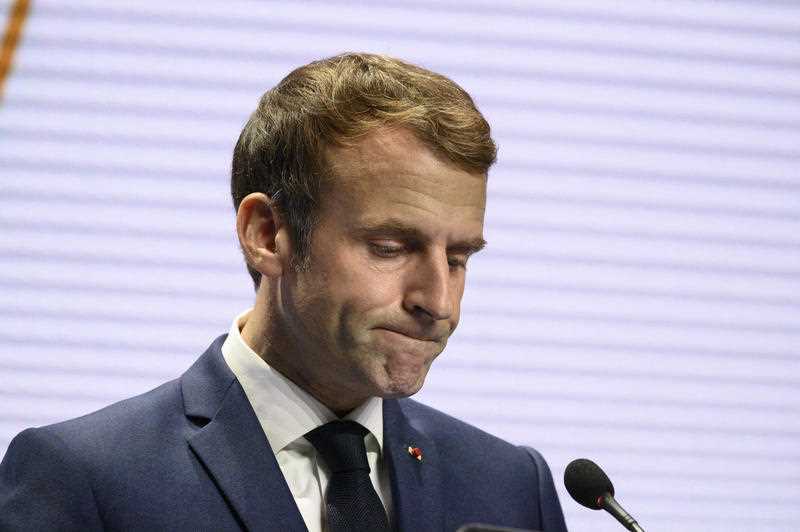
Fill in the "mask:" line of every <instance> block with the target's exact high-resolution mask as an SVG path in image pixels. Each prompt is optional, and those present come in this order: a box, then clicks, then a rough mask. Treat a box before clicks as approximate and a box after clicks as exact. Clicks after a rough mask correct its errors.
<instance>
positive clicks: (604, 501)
mask: <svg viewBox="0 0 800 532" xmlns="http://www.w3.org/2000/svg"><path fill="white" fill-rule="evenodd" d="M564 485H565V486H566V487H567V491H568V492H569V494H570V495H571V496H572V498H573V499H575V501H577V502H578V504H582V505H583V506H586V507H587V508H591V509H592V510H605V511H607V512H608V513H610V514H611V515H613V516H614V518H615V519H616V520H617V521H619V522H620V523H622V526H624V527H625V528H627V529H628V530H630V531H631V532H644V529H643V528H642V527H640V526H639V523H637V522H636V520H635V519H634V518H633V517H631V515H630V514H629V513H628V512H626V511H625V510H624V509H623V508H622V506H620V505H619V503H618V502H617V501H616V499H614V485H613V484H611V480H609V478H608V476H607V475H606V474H605V473H604V472H603V470H602V469H600V466H599V465H597V464H595V463H594V462H592V461H591V460H588V459H586V458H578V459H577V460H573V461H572V462H570V463H569V465H568V466H567V469H566V470H565V471H564Z"/></svg>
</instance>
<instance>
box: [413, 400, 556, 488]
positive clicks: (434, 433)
mask: <svg viewBox="0 0 800 532" xmlns="http://www.w3.org/2000/svg"><path fill="white" fill-rule="evenodd" d="M398 402H399V405H400V409H401V410H402V411H403V413H404V414H405V416H406V418H407V419H408V421H409V423H410V424H411V426H412V427H414V429H416V430H417V431H419V432H420V433H422V434H424V435H425V436H426V437H427V438H430V439H431V440H432V441H433V443H434V445H435V446H436V450H437V452H438V453H439V455H440V456H444V457H447V460H446V463H451V464H457V467H458V468H459V469H461V470H465V469H468V470H469V471H471V472H473V473H474V475H475V476H477V475H485V478H487V479H488V478H494V479H498V480H500V479H502V482H505V483H507V482H512V483H516V482H520V483H521V484H527V485H529V484H530V482H531V479H532V478H539V477H541V476H543V475H544V476H547V477H549V476H550V473H549V469H547V463H546V462H545V461H544V459H543V458H542V456H541V454H540V453H539V452H538V451H536V450H534V449H531V448H529V447H523V446H518V445H515V444H513V443H510V442H508V441H506V440H503V439H502V438H498V437H497V436H494V435H492V434H490V433H488V432H486V431H484V430H482V429H480V428H478V427H475V426H474V425H470V424H469V423H466V422H464V421H462V420H460V419H457V418H455V417H453V416H451V415H449V414H446V413H444V412H441V411H439V410H436V409H435V408H431V407H429V406H426V405H424V404H422V403H419V402H417V401H414V400H412V399H401V400H399V401H398ZM466 465H468V466H469V467H468V468H464V466H466Z"/></svg>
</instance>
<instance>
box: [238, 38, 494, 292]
mask: <svg viewBox="0 0 800 532" xmlns="http://www.w3.org/2000/svg"><path fill="white" fill-rule="evenodd" d="M382 126H383V127H385V126H389V127H403V128H405V129H408V130H409V131H411V132H412V133H414V135H415V136H416V137H417V138H419V139H420V140H421V141H422V142H423V143H424V144H425V145H426V146H427V147H428V148H429V149H430V150H431V151H433V152H434V153H436V154H437V155H439V156H440V157H442V158H444V159H446V160H448V161H450V162H451V163H452V164H454V165H456V166H458V167H459V168H462V169H464V170H466V171H468V172H471V173H480V174H484V175H485V174H486V173H487V172H488V170H489V167H490V166H491V165H492V164H493V163H494V161H495V158H496V156H497V149H496V147H495V144H494V142H493V141H492V138H491V136H490V130H489V124H488V123H487V122H486V120H485V119H484V118H483V116H482V115H481V114H480V112H478V110H477V109H476V108H475V105H474V103H473V101H472V98H470V96H469V95H468V94H467V93H466V92H465V91H464V90H463V89H462V88H461V87H459V86H458V85H456V84H455V83H453V82H452V81H451V80H450V79H448V78H446V77H444V76H442V75H440V74H436V73H435V72H431V71H429V70H425V69H423V68H420V67H417V66H414V65H411V64H408V63H405V62H403V61H400V60H398V59H394V58H391V57H387V56H382V55H372V54H343V55H339V56H336V57H331V58H329V59H323V60H320V61H315V62H313V63H310V64H308V65H306V66H302V67H300V68H298V69H296V70H294V71H293V72H291V73H290V74H289V75H288V76H286V77H285V78H284V79H283V80H282V81H281V82H280V83H278V85H277V86H275V87H274V88H273V89H271V90H269V91H267V92H266V93H265V94H264V95H263V96H262V97H261V101H260V102H259V104H258V108H257V109H256V110H255V112H254V113H253V114H252V115H251V117H250V120H249V121H248V122H247V124H246V125H245V127H244V129H243V130H242V133H241V135H240V136H239V141H238V142H237V143H236V148H235V149H234V154H233V164H232V172H231V174H232V176H231V194H232V196H233V204H234V208H235V209H236V210H237V211H238V209H239V205H240V203H241V201H242V199H244V198H245V197H246V196H247V195H248V194H251V193H253V192H261V193H264V194H265V195H267V196H268V197H269V198H270V199H271V200H272V201H273V202H274V205H275V206H276V207H277V208H278V209H279V210H280V212H281V213H282V215H283V216H284V217H285V220H286V223H287V224H288V226H289V229H290V230H291V232H292V237H293V239H294V242H295V244H296V251H297V256H296V257H295V259H296V264H299V265H302V264H305V262H306V260H307V255H308V246H309V242H310V237H311V232H312V231H313V228H314V225H315V222H316V215H317V211H318V209H319V206H320V202H321V198H320V194H321V184H322V182H323V181H324V180H326V179H327V178H329V177H330V175H329V174H330V161H328V160H326V150H327V149H328V148H330V147H333V146H337V145H339V146H347V145H352V144H353V143H354V142H357V141H358V140H359V139H361V138H363V137H364V136H365V135H366V134H367V133H368V132H370V131H373V130H375V129H377V128H379V127H382ZM334 186H335V185H334ZM248 271H249V272H250V275H251V277H252V278H253V282H254V284H255V287H256V289H258V285H259V282H260V280H261V274H260V273H259V272H258V271H257V270H255V269H254V268H252V267H251V265H250V264H249V263H248Z"/></svg>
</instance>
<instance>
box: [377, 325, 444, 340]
mask: <svg viewBox="0 0 800 532" xmlns="http://www.w3.org/2000/svg"><path fill="white" fill-rule="evenodd" d="M377 329H378V330H381V331H384V332H388V333H390V334H393V335H397V336H400V337H402V338H405V339H411V340H416V341H418V342H434V343H437V344H438V343H441V342H442V337H441V336H431V335H424V334H418V333H413V332H410V331H405V330H402V329H394V328H393V329H389V328H386V327H378V328H377Z"/></svg>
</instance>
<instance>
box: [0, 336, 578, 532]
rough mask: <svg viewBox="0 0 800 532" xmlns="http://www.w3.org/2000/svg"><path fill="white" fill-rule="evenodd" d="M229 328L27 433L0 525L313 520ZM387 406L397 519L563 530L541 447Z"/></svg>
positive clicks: (237, 524) (251, 524)
mask: <svg viewBox="0 0 800 532" xmlns="http://www.w3.org/2000/svg"><path fill="white" fill-rule="evenodd" d="M224 338H225V337H224V336H223V337H220V338H218V339H217V340H216V341H214V343H213V344H212V345H211V346H210V347H209V348H208V350H207V351H206V352H205V353H204V354H203V355H202V356H201V357H200V359H199V360H198V361H197V362H195V364H194V365H193V366H192V367H191V368H190V369H189V370H188V371H187V372H186V373H184V374H183V375H182V376H181V377H180V378H179V379H176V380H174V381H171V382H168V383H166V384H164V385H162V386H160V387H158V388H156V389H155V390H152V391H150V392H148V393H146V394H144V395H141V396H138V397H134V398H132V399H128V400H125V401H122V402H120V403H117V404H114V405H111V406H109V407H107V408H104V409H103V410H100V411H98V412H95V413H93V414H89V415H87V416H84V417H81V418H78V419H73V420H70V421H66V422H64V423H59V424H56V425H50V426H46V427H41V428H36V429H28V430H26V431H24V432H22V433H20V434H19V435H18V436H17V437H16V438H15V439H14V440H13V441H12V442H11V445H10V447H9V449H8V452H7V453H6V456H5V458H4V459H3V462H2V464H0V530H2V531H6V530H26V531H29V530H48V531H52V530H69V531H78V530H80V531H94V530H119V531H132V530H147V531H155V530H171V531H176V530H192V531H199V530H214V531H228V530H236V531H239V530H252V531H256V530H278V531H284V530H285V531H304V530H306V528H305V525H304V523H303V519H302V517H301V515H300V513H299V511H298V509H297V506H296V505H295V503H294V499H293V498H292V494H291V492H290V491H289V488H288V486H287V484H286V482H285V481H284V478H283V475H282V474H281V471H280V468H279V467H278V463H277V461H276V460H275V456H274V455H273V453H272V451H271V449H270V447H269V443H268V442H267V439H266V436H265V435H264V431H263V430H262V429H261V426H260V425H259V423H258V420H257V418H256V415H255V413H254V412H253V409H252V408H251V406H250V403H249V402H248V400H247V397H246V396H245V394H244V391H243V390H242V387H241V386H240V385H239V382H238V381H237V380H236V378H235V377H234V375H233V373H232V372H231V370H230V369H229V368H228V366H227V364H226V363H225V361H224V359H223V358H222V353H221V351H220V349H221V347H222V343H223V341H224ZM383 415H384V452H385V460H386V462H385V463H387V464H388V466H389V469H390V475H391V487H392V499H393V504H394V517H395V521H396V525H397V528H398V529H399V530H402V531H409V532H423V531H442V530H447V531H453V530H455V529H457V528H458V527H459V526H461V525H462V524H464V523H469V522H476V521H477V522H484V523H490V524H495V525H504V526H513V527H520V528H534V529H541V530H545V531H547V532H561V531H565V530H566V527H565V525H564V519H563V516H562V513H561V508H560V506H559V503H558V498H557V496H556V493H555V490H554V487H553V481H552V478H551V475H550V471H549V470H548V468H547V465H546V463H545V462H544V460H543V459H542V457H541V456H540V455H539V453H537V452H536V451H534V450H532V449H527V448H521V447H516V446H514V445H511V444H509V443H507V442H504V441H502V440H500V439H498V438H495V437H493V436H491V435H489V434H487V433H485V432H483V431H480V430H478V429H476V428H474V427H471V426H469V425H467V424H465V423H463V422H461V421H458V420H456V419H454V418H452V417H450V416H447V415H445V414H443V413H441V412H438V411H436V410H433V409H431V408H428V407H426V406H423V405H421V404H419V403H417V402H415V401H412V400H409V399H401V400H385V401H384V412H383ZM409 446H414V447H419V448H420V449H421V450H422V453H423V460H421V461H419V460H416V459H415V458H413V457H412V456H411V455H410V454H409V453H408V447H409Z"/></svg>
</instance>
